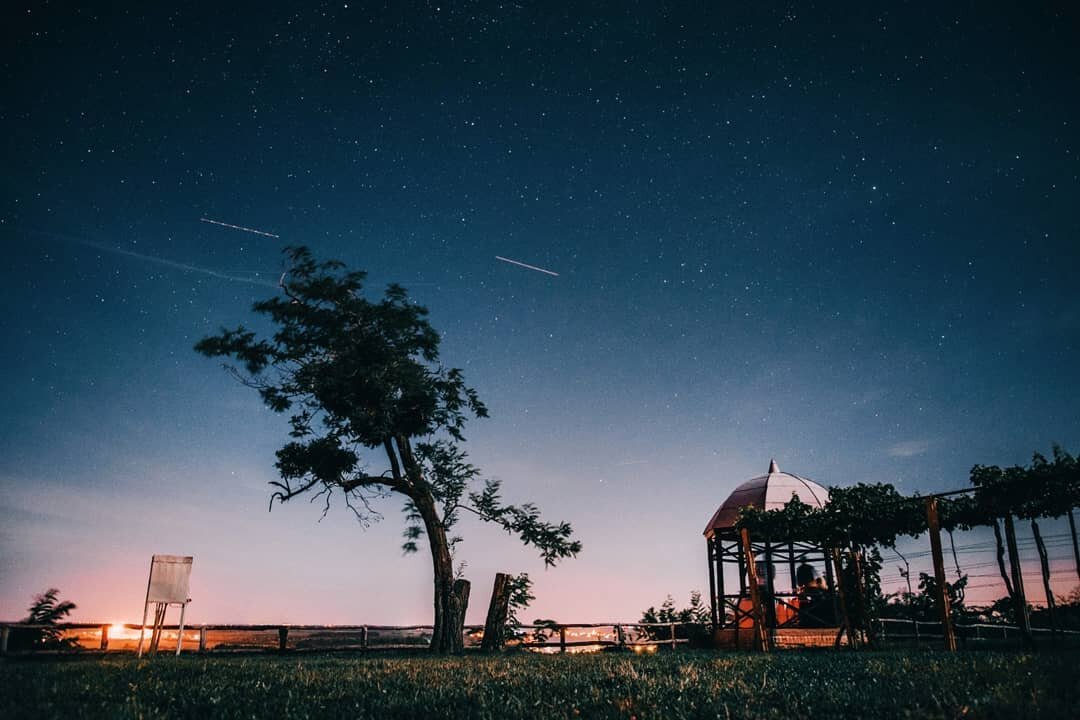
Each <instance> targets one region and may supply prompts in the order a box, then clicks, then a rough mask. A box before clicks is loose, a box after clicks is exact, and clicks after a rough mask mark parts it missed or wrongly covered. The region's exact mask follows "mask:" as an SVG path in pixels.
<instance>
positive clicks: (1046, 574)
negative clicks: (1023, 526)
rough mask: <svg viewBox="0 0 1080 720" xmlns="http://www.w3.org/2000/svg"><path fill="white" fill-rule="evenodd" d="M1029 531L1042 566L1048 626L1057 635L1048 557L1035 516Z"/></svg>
mask: <svg viewBox="0 0 1080 720" xmlns="http://www.w3.org/2000/svg"><path fill="white" fill-rule="evenodd" d="M1031 532H1032V534H1033V535H1034V536H1035V547H1036V548H1037V549H1038V551H1039V565H1040V567H1041V568H1042V581H1043V590H1044V591H1046V611H1047V613H1049V614H1050V627H1051V628H1052V629H1053V631H1054V635H1057V634H1058V623H1057V604H1056V603H1055V602H1054V591H1053V590H1052V589H1051V588H1050V559H1049V557H1047V555H1046V543H1044V542H1043V538H1042V533H1041V532H1039V523H1038V522H1037V521H1036V520H1035V518H1032V519H1031Z"/></svg>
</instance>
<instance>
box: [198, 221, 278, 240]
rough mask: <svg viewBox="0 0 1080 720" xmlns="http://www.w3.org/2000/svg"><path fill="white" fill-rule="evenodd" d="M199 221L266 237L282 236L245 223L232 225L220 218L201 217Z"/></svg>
mask: <svg viewBox="0 0 1080 720" xmlns="http://www.w3.org/2000/svg"><path fill="white" fill-rule="evenodd" d="M199 222H204V223H210V224H211V225H220V226H221V227H227V228H232V229H233V230H243V231H244V232H249V233H255V234H256V235H265V236H266V237H272V238H280V237H281V236H280V235H275V234H274V233H268V232H263V231H262V230H256V229H255V228H249V227H244V226H243V225H230V224H229V223H225V222H221V221H220V220H211V219H210V218H199Z"/></svg>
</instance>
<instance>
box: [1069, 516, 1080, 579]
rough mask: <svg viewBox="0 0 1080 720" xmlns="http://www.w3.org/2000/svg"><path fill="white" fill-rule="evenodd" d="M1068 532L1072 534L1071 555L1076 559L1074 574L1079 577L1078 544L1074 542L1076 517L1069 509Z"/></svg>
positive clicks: (1079, 555) (1079, 551)
mask: <svg viewBox="0 0 1080 720" xmlns="http://www.w3.org/2000/svg"><path fill="white" fill-rule="evenodd" d="M1067 514H1068V516H1069V533H1070V534H1071V535H1072V545H1073V557H1074V558H1075V559H1076V576H1077V577H1078V578H1080V544H1078V543H1077V542H1076V518H1074V517H1073V511H1072V510H1069V512H1068V513H1067Z"/></svg>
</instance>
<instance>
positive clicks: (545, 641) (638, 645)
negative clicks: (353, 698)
mask: <svg viewBox="0 0 1080 720" xmlns="http://www.w3.org/2000/svg"><path fill="white" fill-rule="evenodd" d="M688 625H689V624H688V623H623V622H618V623H557V624H556V623H551V624H542V625H522V626H520V628H519V636H518V637H517V638H510V639H508V641H507V645H510V646H520V647H524V648H527V649H530V650H535V651H546V652H563V653H565V652H567V651H568V650H570V651H571V652H573V651H574V649H576V648H595V649H603V648H606V647H625V648H628V649H631V650H637V651H643V650H644V651H647V650H652V649H656V648H657V647H660V646H670V647H672V648H674V647H676V646H678V645H682V644H686V643H688V642H689V640H688V639H686V638H680V637H677V635H678V630H677V628H678V627H680V626H688ZM608 628H610V631H607V632H601V630H604V629H608ZM45 629H48V630H58V631H60V632H61V633H62V634H63V635H66V636H68V637H72V636H74V638H75V639H77V640H78V641H79V647H78V648H76V649H78V650H96V651H98V652H106V651H108V652H116V651H122V650H123V649H121V648H120V647H118V646H117V643H116V640H117V639H118V638H116V637H113V638H110V634H115V633H117V632H123V633H125V636H124V638H123V641H124V643H125V644H128V645H130V644H132V643H133V642H134V637H135V635H134V634H135V633H138V632H139V631H140V630H141V629H142V626H140V625H139V624H137V623H123V624H116V623H59V624H56V625H32V624H27V623H17V622H8V623H0V654H3V655H7V654H11V653H10V651H9V641H10V638H11V636H12V633H13V632H14V631H17V630H45ZM179 629H180V628H179V627H178V626H177V625H165V626H163V628H162V630H163V632H164V633H165V634H166V636H168V635H170V634H171V635H172V637H175V638H176V639H177V642H181V641H189V640H187V639H188V638H191V640H190V642H192V643H193V644H194V643H195V641H196V640H197V644H196V645H194V646H193V647H192V648H191V649H195V648H196V647H197V649H198V652H212V651H214V648H213V644H212V643H210V642H209V641H208V637H209V636H210V634H211V633H231V634H233V635H237V634H246V635H258V634H271V635H270V637H271V638H273V634H274V633H276V643H274V642H269V643H267V642H265V641H264V642H257V643H250V642H249V643H247V644H240V645H239V646H237V645H228V644H224V643H218V645H223V646H224V647H221V648H219V650H218V652H228V651H237V650H264V651H265V650H277V651H286V650H297V649H311V650H316V649H318V650H335V649H356V650H375V649H403V648H421V647H425V646H426V644H427V640H428V638H429V637H430V635H425V633H430V632H431V631H432V629H433V628H432V626H431V625H191V626H185V627H184V633H183V635H184V636H183V638H180V637H177V636H178V635H179ZM150 630H151V628H150V626H147V627H146V641H147V642H148V641H149V637H150ZM483 630H484V626H483V625H466V626H465V629H464V631H465V646H466V647H470V648H471V647H479V643H480V639H481V638H482V637H483ZM95 631H96V632H95ZM128 633H130V634H128ZM290 633H291V634H292V636H293V639H294V642H293V644H291V645H290ZM409 633H415V635H414V637H412V638H411V640H412V642H408V640H409V638H408V634H409ZM192 636H194V637H192ZM301 636H302V637H303V642H302V643H301V645H300V646H297V644H296V642H295V640H296V639H297V638H299V637H301ZM334 636H337V639H338V640H341V639H348V640H349V641H348V642H337V643H335V642H334ZM403 637H404V639H405V640H406V642H402V639H403ZM394 640H396V642H395V641H394ZM87 642H90V643H91V645H90V646H89V647H87V646H86V643H87ZM110 643H112V647H110ZM173 647H175V646H173ZM124 649H127V650H130V649H131V648H124Z"/></svg>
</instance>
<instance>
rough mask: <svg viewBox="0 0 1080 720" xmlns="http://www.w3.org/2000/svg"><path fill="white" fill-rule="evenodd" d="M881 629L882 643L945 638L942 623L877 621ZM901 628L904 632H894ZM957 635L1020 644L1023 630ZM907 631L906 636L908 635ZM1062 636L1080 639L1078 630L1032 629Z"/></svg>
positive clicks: (993, 628) (968, 627)
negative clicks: (1014, 641)
mask: <svg viewBox="0 0 1080 720" xmlns="http://www.w3.org/2000/svg"><path fill="white" fill-rule="evenodd" d="M877 623H878V626H879V627H880V629H881V639H882V640H883V641H886V642H887V641H888V640H889V639H890V638H893V639H895V638H902V639H906V640H916V641H918V640H921V639H923V638H935V639H937V638H941V637H943V636H944V635H943V632H942V627H941V621H940V620H907V619H904V618H881V619H880V620H878V621H877ZM893 627H899V628H900V630H899V631H897V630H894V629H891V628H893ZM955 627H956V632H957V634H958V635H959V636H960V637H961V639H965V640H1019V639H1020V637H1021V634H1020V627H1019V626H1017V625H997V624H993V623H957V624H956V625H955ZM905 630H906V632H905ZM1055 632H1056V633H1059V634H1060V635H1061V636H1063V637H1071V638H1080V631H1078V630H1057V631H1055V630H1053V629H1052V628H1044V627H1032V628H1031V634H1032V635H1038V636H1043V637H1045V636H1048V635H1054V634H1055Z"/></svg>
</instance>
